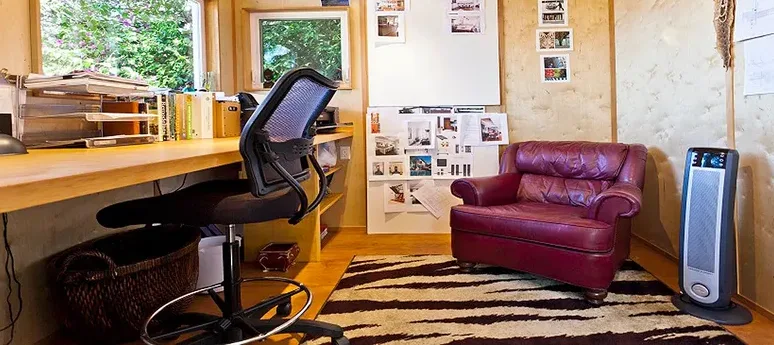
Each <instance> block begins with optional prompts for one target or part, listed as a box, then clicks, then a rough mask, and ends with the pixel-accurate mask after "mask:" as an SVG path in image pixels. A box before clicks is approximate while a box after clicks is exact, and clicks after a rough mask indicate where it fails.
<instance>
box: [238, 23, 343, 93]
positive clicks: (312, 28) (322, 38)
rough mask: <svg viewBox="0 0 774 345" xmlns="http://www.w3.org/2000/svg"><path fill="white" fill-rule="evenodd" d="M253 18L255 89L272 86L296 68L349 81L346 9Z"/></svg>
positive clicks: (253, 80)
mask: <svg viewBox="0 0 774 345" xmlns="http://www.w3.org/2000/svg"><path fill="white" fill-rule="evenodd" d="M251 19H252V20H251V23H252V26H251V30H252V33H253V35H252V44H251V45H252V54H253V57H252V60H253V61H252V67H253V68H252V70H253V75H252V84H253V87H254V88H257V89H261V88H271V87H272V86H273V85H274V82H276V81H277V79H279V78H280V77H281V76H282V75H283V74H284V73H285V72H287V71H290V70H291V69H294V68H297V67H312V68H314V69H315V70H317V71H318V72H320V73H322V74H323V75H325V76H326V77H328V78H331V79H333V80H337V81H341V82H342V83H343V84H349V82H350V76H349V66H350V60H349V22H348V16H347V11H319V12H277V13H253V14H252V18H251Z"/></svg>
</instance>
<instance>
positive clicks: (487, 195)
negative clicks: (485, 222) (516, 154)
mask: <svg viewBox="0 0 774 345" xmlns="http://www.w3.org/2000/svg"><path fill="white" fill-rule="evenodd" d="M520 183H521V174H519V173H516V172H513V173H505V174H500V175H496V176H490V177H481V178H464V179H459V180H456V181H454V183H452V185H451V191H452V194H454V196H456V197H458V198H461V199H462V201H463V202H464V203H465V205H475V206H495V205H506V204H510V203H514V202H516V194H517V191H518V190H519V184H520Z"/></svg>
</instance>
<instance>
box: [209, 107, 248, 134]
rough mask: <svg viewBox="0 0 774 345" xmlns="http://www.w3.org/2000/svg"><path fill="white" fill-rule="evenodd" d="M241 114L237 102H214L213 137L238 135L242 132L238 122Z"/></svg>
mask: <svg viewBox="0 0 774 345" xmlns="http://www.w3.org/2000/svg"><path fill="white" fill-rule="evenodd" d="M241 115H242V112H241V110H240V107H239V102H223V101H218V102H216V103H215V114H213V116H214V117H215V124H214V125H215V126H214V127H215V133H214V134H215V138H230V137H238V136H239V135H240V134H242V128H241V126H240V122H239V118H240V116H241Z"/></svg>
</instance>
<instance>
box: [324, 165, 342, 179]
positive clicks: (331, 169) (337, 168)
mask: <svg viewBox="0 0 774 345" xmlns="http://www.w3.org/2000/svg"><path fill="white" fill-rule="evenodd" d="M341 169H344V166H343V165H337V166H335V167H333V168H330V169H328V171H326V172H325V176H331V175H333V174H334V173H335V172H337V171H339V170H341Z"/></svg>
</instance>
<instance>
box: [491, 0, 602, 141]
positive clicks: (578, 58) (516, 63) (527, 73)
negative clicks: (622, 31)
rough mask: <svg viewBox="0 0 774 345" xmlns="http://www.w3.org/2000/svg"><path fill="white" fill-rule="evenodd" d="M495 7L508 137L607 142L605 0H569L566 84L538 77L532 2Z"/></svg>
mask: <svg viewBox="0 0 774 345" xmlns="http://www.w3.org/2000/svg"><path fill="white" fill-rule="evenodd" d="M500 6H501V16H502V40H503V44H502V54H503V56H502V62H501V68H502V69H503V75H504V80H503V88H504V91H503V93H504V100H503V102H504V105H505V109H504V110H505V111H506V112H507V113H508V115H509V122H510V123H509V127H510V131H511V133H510V138H511V141H512V142H518V141H523V140H532V139H539V140H591V141H609V140H611V136H612V131H611V118H612V117H611V105H610V104H611V96H610V94H611V85H610V84H611V81H610V73H611V68H610V67H611V66H610V23H609V13H608V1H606V0H584V1H575V0H570V1H569V16H570V27H571V28H573V30H574V34H575V41H574V44H575V50H574V51H572V52H569V54H570V66H571V69H572V76H571V82H570V83H567V84H544V83H541V81H540V73H541V71H540V58H539V56H540V53H538V52H536V50H535V30H536V29H537V28H538V27H537V18H538V14H537V1H535V0H503V1H501V5H500ZM563 53H564V52H563ZM563 53H562V54H563Z"/></svg>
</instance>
